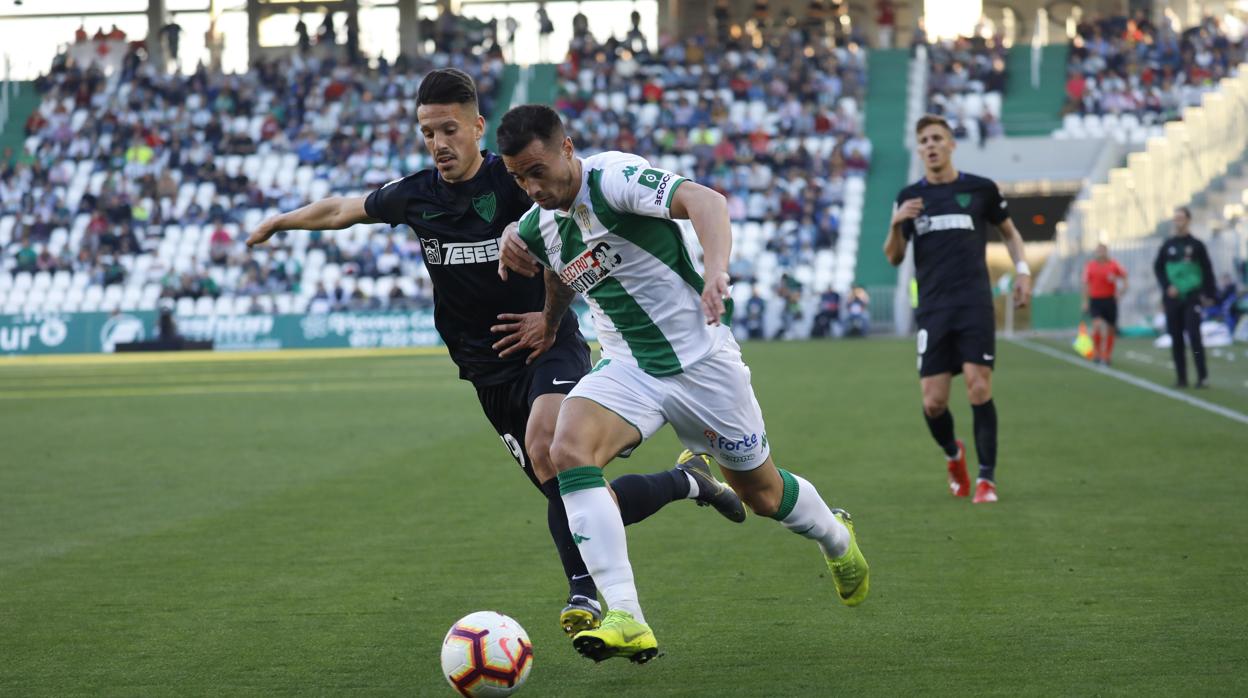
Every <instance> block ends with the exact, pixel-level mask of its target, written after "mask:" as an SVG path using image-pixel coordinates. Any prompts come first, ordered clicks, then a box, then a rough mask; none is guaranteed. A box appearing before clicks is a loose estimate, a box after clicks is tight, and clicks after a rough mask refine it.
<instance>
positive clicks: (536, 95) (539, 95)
mask: <svg viewBox="0 0 1248 698" xmlns="http://www.w3.org/2000/svg"><path fill="white" fill-rule="evenodd" d="M558 80H559V75H558V68H557V66H555V65H553V64H550V63H540V64H538V65H531V66H526V67H523V68H521V67H520V66H518V65H510V64H509V65H508V66H507V67H506V68H504V69H503V80H502V83H501V84H500V85H499V90H498V98H497V100H495V102H494V113H493V114H490V117H489V119H487V120H486V124H485V147H486V148H489V149H490V150H494V151H497V150H498V143H497V141H496V139H495V137H494V134H495V132H496V131H497V130H498V122H499V121H502V119H503V114H506V113H507V110H508V109H511V108H512V107H514V106H518V105H521V104H552V105H553V104H554V103H555V94H556V92H557V91H558V89H559V82H558Z"/></svg>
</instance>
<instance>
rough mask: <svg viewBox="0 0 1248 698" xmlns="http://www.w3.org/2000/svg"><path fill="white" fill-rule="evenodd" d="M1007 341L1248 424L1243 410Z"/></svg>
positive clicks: (1045, 348)
mask: <svg viewBox="0 0 1248 698" xmlns="http://www.w3.org/2000/svg"><path fill="white" fill-rule="evenodd" d="M1007 341H1009V342H1012V343H1014V344H1017V345H1018V346H1020V347H1024V348H1026V349H1030V350H1032V351H1035V352H1039V353H1041V354H1044V355H1045V356H1051V357H1053V358H1055V359H1058V360H1061V361H1065V362H1066V363H1068V364H1072V365H1075V366H1078V367H1080V368H1086V369H1088V370H1090V371H1092V372H1094V373H1100V374H1103V375H1106V376H1109V377H1111V378H1117V379H1118V380H1120V381H1122V382H1124V383H1130V384H1131V385H1134V386H1135V387H1137V388H1143V389H1145V390H1147V391H1150V392H1154V393H1157V394H1158V395H1164V396H1166V397H1168V398H1170V399H1172V400H1178V401H1179V402H1184V403H1187V404H1189V405H1191V406H1192V407H1197V408H1200V409H1202V410H1205V411H1206V412H1212V413H1214V414H1217V415H1222V416H1223V417H1226V418H1227V419H1232V420H1234V421H1236V422H1240V423H1241V424H1248V414H1244V413H1243V412H1239V411H1236V410H1233V409H1231V408H1229V407H1223V406H1222V405H1215V404H1214V403H1212V402H1208V401H1205V400H1201V399H1200V398H1196V397H1192V396H1191V395H1184V394H1183V393H1181V392H1179V391H1177V390H1171V389H1170V388H1165V387H1162V386H1160V385H1157V384H1156V383H1152V382H1150V381H1146V380H1144V379H1143V378H1136V377H1135V376H1133V375H1131V374H1130V373H1124V372H1122V371H1119V370H1117V369H1113V368H1109V367H1108V366H1097V365H1095V364H1090V363H1088V362H1087V361H1086V360H1084V359H1077V358H1075V357H1073V356H1068V355H1066V354H1065V353H1063V352H1060V351H1058V350H1056V349H1054V348H1053V347H1048V346H1045V345H1043V344H1036V343H1034V342H1030V341H1028V340H1025V339H1010V340H1007Z"/></svg>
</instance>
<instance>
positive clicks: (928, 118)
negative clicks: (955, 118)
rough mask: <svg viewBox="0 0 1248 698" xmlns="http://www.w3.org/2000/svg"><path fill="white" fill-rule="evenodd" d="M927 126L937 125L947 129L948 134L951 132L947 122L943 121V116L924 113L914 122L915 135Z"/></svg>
mask: <svg viewBox="0 0 1248 698" xmlns="http://www.w3.org/2000/svg"><path fill="white" fill-rule="evenodd" d="M928 126H939V127H941V128H943V129H945V130H946V131H948V132H949V134H950V135H952V134H953V129H952V128H951V127H950V126H949V122H948V121H945V117H943V116H938V115H936V114H924V115H923V116H920V117H919V120H918V121H916V122H915V123H914V133H915V135H918V134H920V133H922V132H923V129H925V128H927V127H928Z"/></svg>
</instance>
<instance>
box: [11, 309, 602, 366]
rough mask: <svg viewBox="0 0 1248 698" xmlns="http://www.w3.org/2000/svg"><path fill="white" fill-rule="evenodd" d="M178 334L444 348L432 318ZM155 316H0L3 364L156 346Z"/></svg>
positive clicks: (585, 325)
mask: <svg viewBox="0 0 1248 698" xmlns="http://www.w3.org/2000/svg"><path fill="white" fill-rule="evenodd" d="M574 309H575V310H576V312H577V313H578V315H579V320H580V325H581V334H583V335H585V338H586V339H589V340H591V341H592V340H593V339H595V338H596V337H597V335H596V334H595V333H594V331H593V324H592V320H591V318H590V317H589V307H588V306H586V305H584V304H583V303H577V304H576V305H575V306H574ZM175 320H176V322H177V329H178V334H179V335H181V336H182V337H184V338H186V339H191V340H209V341H211V342H212V343H213V348H214V349H219V350H228V351H246V350H267V349H376V348H391V347H432V346H441V344H442V340H441V338H440V337H439V336H438V332H437V329H436V328H435V327H434V325H433V311H432V310H429V309H422V310H413V311H372V312H334V313H309V314H307V315H234V316H209V315H193V316H179V317H175ZM158 322H159V315H158V314H157V313H156V312H155V311H134V312H123V313H32V314H25V315H0V357H3V356H23V355H32V354H99V353H111V352H113V351H114V348H115V345H116V344H117V343H120V342H132V341H144V340H153V339H156V336H157V333H158V331H157V327H158Z"/></svg>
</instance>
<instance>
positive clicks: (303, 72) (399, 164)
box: [0, 52, 503, 302]
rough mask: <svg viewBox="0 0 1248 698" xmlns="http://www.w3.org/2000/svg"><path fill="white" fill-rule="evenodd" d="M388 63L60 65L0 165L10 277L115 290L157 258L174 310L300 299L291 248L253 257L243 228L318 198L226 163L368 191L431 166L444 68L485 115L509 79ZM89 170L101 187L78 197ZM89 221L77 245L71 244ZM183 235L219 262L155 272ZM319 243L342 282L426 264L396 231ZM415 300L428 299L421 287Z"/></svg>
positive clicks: (464, 62) (497, 71) (482, 61)
mask: <svg viewBox="0 0 1248 698" xmlns="http://www.w3.org/2000/svg"><path fill="white" fill-rule="evenodd" d="M378 63H379V65H378V66H377V67H376V68H375V69H366V68H363V67H360V66H352V65H349V64H345V63H339V62H335V61H334V60H333V59H322V58H320V57H318V56H317V55H315V54H311V55H308V56H302V55H292V56H290V57H288V58H283V59H281V60H277V61H273V62H267V63H261V64H259V65H257V66H256V67H255V68H254V69H253V70H252V71H250V72H248V73H246V74H242V75H225V74H213V73H210V72H208V71H207V70H205V69H203V68H202V67H201V68H200V69H199V70H197V71H196V72H195V73H193V74H191V75H189V76H180V75H176V74H175V75H158V74H157V73H156V71H151V70H143V69H140V70H136V71H135V72H134V74H133V75H131V74H127V73H117V74H114V75H111V76H106V75H104V74H103V73H102V72H101V71H99V70H98V69H97V68H96V67H94V66H91V67H87V68H85V69H83V68H81V67H79V66H76V65H73V64H71V63H68V62H65V61H57V63H56V64H55V65H54V66H53V69H52V70H51V71H50V72H49V74H47V75H46V76H43V77H41V78H39V80H38V81H37V83H36V87H37V89H38V90H39V91H40V92H41V94H42V95H43V103H42V105H41V107H40V109H38V110H36V111H35V112H34V113H33V114H32V115H31V117H30V119H29V120H28V121H27V123H26V136H27V140H26V150H25V152H24V153H23V155H22V156H21V157H17V158H13V157H11V156H12V153H6V154H5V157H4V158H3V160H0V218H2V217H5V216H12V217H14V220H15V222H16V224H15V225H14V227H13V229H12V230H11V231H10V235H9V237H10V238H11V240H12V244H11V247H12V248H13V249H12V250H6V254H5V257H8V258H9V259H11V260H12V269H13V271H15V272H16V271H50V272H56V271H60V270H65V271H72V272H84V273H86V274H88V275H89V276H90V278H91V280H92V281H93V282H94V283H99V284H104V285H111V284H114V283H120V282H122V281H124V280H125V279H126V276H127V274H129V273H131V271H132V267H133V261H134V259H135V255H138V254H141V253H145V254H148V255H152V256H154V257H155V260H154V262H153V263H152V265H151V266H147V267H146V271H145V273H146V274H147V275H148V277H149V280H150V281H159V283H161V285H162V288H163V289H164V290H163V293H164V295H166V296H169V297H174V298H178V297H184V296H189V297H192V298H195V297H199V296H200V295H205V294H206V295H211V296H216V295H219V294H221V293H227V294H246V295H256V294H264V293H295V294H297V293H299V292H300V291H301V288H300V273H299V272H300V269H299V268H298V266H299V265H298V262H297V261H296V255H295V254H294V250H293V249H292V242H293V240H292V239H291V238H285V237H284V238H283V239H279V240H276V241H275V244H274V246H273V247H272V248H271V251H270V253H269V254H267V255H258V256H253V255H249V254H247V253H246V252H245V249H244V247H243V245H242V241H243V240H244V239H245V236H246V225H247V223H249V222H252V223H254V220H255V219H256V217H257V216H258V215H261V214H262V213H264V212H268V211H272V210H273V209H280V210H289V209H292V208H295V207H298V206H301V205H303V204H305V203H307V202H308V198H309V197H308V193H309V192H308V191H307V190H306V188H305V189H303V190H301V189H300V188H299V187H296V186H291V184H292V182H291V181H290V178H289V177H286V178H283V177H280V176H279V177H277V178H273V177H270V178H268V181H265V178H264V177H257V176H256V174H257V173H256V172H254V171H247V170H248V168H239V167H235V168H229V167H227V166H226V163H227V160H228V159H229V158H230V157H231V156H237V157H238V158H242V157H246V156H251V155H258V156H261V157H267V158H272V157H285V158H287V162H290V161H291V160H292V159H293V164H295V165H297V166H299V167H304V166H306V167H308V168H312V170H313V171H314V176H315V177H316V178H317V179H321V180H324V182H325V183H326V184H327V187H325V189H324V190H323V191H325V193H328V192H351V191H363V190H365V189H367V188H371V187H374V186H378V185H380V184H382V183H384V182H386V181H388V180H390V179H394V178H396V177H398V176H401V175H402V174H404V173H407V172H410V171H413V170H415V169H418V167H421V166H424V165H425V164H426V163H424V162H423V160H421V157H422V153H423V149H424V146H423V144H422V143H421V138H420V135H419V132H418V130H417V129H416V128H415V113H414V112H415V107H414V98H415V90H416V87H417V85H418V84H419V77H420V75H423V73H424V72H427V71H428V70H429V69H430V68H431V67H434V66H442V65H455V66H456V67H460V68H462V69H464V70H466V71H468V72H469V73H470V74H472V75H474V77H475V78H476V79H477V81H478V85H479V88H480V92H481V102H482V104H481V106H482V109H483V111H486V112H487V113H488V110H489V109H491V108H492V106H493V104H492V100H493V99H494V93H495V91H496V88H497V85H498V81H499V79H500V78H501V73H502V68H503V63H502V60H501V56H500V55H499V54H498V53H497V52H490V53H485V54H483V55H482V56H479V57H474V56H472V55H470V54H469V55H462V54H461V55H458V56H456V57H455V58H454V59H452V58H450V57H448V56H446V55H442V54H438V55H435V56H432V57H430V58H429V59H427V60H422V61H407V60H405V59H399V60H398V61H396V62H395V63H394V64H389V63H387V62H386V61H385V60H384V59H381V60H379V61H378ZM83 162H85V163H86V164H85V165H83V164H82V163H83ZM84 166H85V167H86V168H88V169H89V171H90V172H91V176H92V178H93V179H95V180H96V182H95V185H96V186H92V187H89V188H88V189H87V190H85V191H82V192H80V193H79V192H74V191H72V189H73V187H72V180H73V179H74V178H75V175H76V174H77V173H78V172H79V169H80V168H82V167H84ZM188 185H189V186H190V187H191V188H192V190H202V189H203V187H204V186H205V185H209V186H208V190H209V192H210V194H209V196H207V197H200V196H197V197H192V198H191V199H190V200H189V201H187V200H185V199H186V197H184V196H180V193H181V192H182V191H183V190H184V189H186V188H187V187H188ZM84 220H85V221H86V225H85V229H81V228H82V226H81V225H79V226H77V227H78V228H80V229H81V230H80V233H81V234H80V236H67V235H66V231H68V230H70V229H73V228H75V227H76V226H75V223H76V222H81V221H84ZM173 226H176V227H177V228H179V229H181V230H185V229H191V228H195V229H199V230H202V234H203V235H211V237H212V239H211V243H210V249H209V254H208V255H207V256H206V257H199V256H197V257H195V258H193V259H191V260H189V265H187V264H182V263H179V264H177V265H176V266H177V268H175V260H171V259H161V256H160V255H159V253H158V248H159V247H160V245H161V242H162V239H163V238H164V237H165V235H166V232H167V231H168V228H169V227H173ZM58 231H60V234H59V235H58V234H57V232H58ZM312 237H313V239H312V241H311V242H307V243H306V246H307V247H308V248H317V247H318V245H319V246H320V247H322V248H323V252H324V253H325V259H326V262H327V263H330V264H338V265H340V266H341V268H342V270H343V271H344V272H345V273H346V274H348V275H367V276H383V275H396V276H397V275H399V274H411V273H413V272H417V271H419V267H420V266H421V265H422V264H423V262H422V257H421V255H420V250H419V246H418V244H417V243H414V242H410V241H407V240H405V239H404V238H403V236H402V235H401V234H399V233H394V234H377V235H373V236H370V237H369V238H367V239H366V240H364V241H362V243H361V244H358V245H354V246H350V247H343V246H341V245H340V243H338V242H335V241H334V240H333V239H330V240H326V241H323V242H318V241H319V240H320V236H318V235H316V234H314V235H313V236H312ZM304 246H305V245H304V244H300V246H299V247H300V249H299V251H300V252H303V251H304ZM7 261H8V260H6V262H7ZM166 267H167V268H166ZM396 288H397V287H396ZM417 288H418V290H419V291H421V292H422V293H424V294H428V288H427V286H426V285H425V284H419V285H418V287H417ZM333 291H334V289H332V288H331V289H330V293H332V292H333ZM382 300H383V302H384V301H385V300H388V299H382ZM420 300H422V301H424V300H427V297H426V298H423V299H420Z"/></svg>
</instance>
